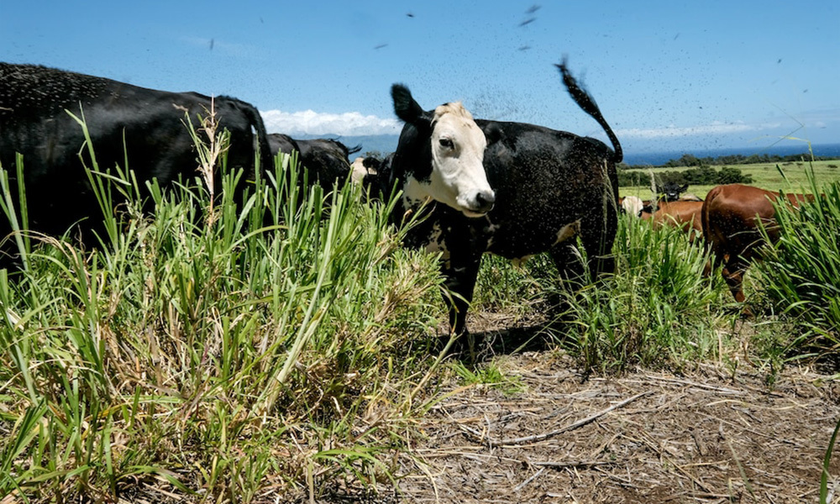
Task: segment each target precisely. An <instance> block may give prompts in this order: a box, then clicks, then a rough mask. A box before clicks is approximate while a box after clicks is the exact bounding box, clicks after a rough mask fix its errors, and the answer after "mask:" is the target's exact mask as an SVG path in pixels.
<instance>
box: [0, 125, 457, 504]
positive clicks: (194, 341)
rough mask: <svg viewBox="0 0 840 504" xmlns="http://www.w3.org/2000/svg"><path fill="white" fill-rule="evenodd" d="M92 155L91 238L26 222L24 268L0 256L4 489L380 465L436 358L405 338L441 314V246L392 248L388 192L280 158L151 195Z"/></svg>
mask: <svg viewBox="0 0 840 504" xmlns="http://www.w3.org/2000/svg"><path fill="white" fill-rule="evenodd" d="M83 122H84V121H83V120H82V123H83ZM218 133H222V132H218ZM218 139H219V141H220V143H221V145H220V147H219V152H220V156H219V160H218V162H219V165H220V166H224V164H225V161H224V157H225V154H224V153H225V149H224V141H225V140H224V137H223V136H219V137H218ZM199 148H200V146H199ZM91 159H93V160H94V164H93V166H91V167H90V168H89V173H90V180H91V184H92V186H93V187H94V188H95V191H96V193H97V197H98V198H100V199H101V200H100V206H101V208H102V210H103V216H104V217H103V218H104V219H105V220H106V226H105V227H104V228H105V229H106V230H107V233H106V236H102V237H101V242H100V243H99V246H97V247H95V248H92V249H88V250H85V249H83V248H81V247H80V246H78V245H77V244H75V243H74V242H72V241H71V240H68V239H63V238H56V237H50V238H43V239H41V240H38V242H39V243H35V242H36V241H35V240H33V244H32V247H31V251H30V253H29V254H28V255H27V256H26V259H27V269H26V270H24V271H23V272H22V273H20V274H18V275H17V276H18V278H17V279H16V280H14V281H11V280H10V279H9V278H8V276H7V275H6V272H5V271H0V315H2V320H0V341H1V342H2V343H0V383H2V384H3V385H2V389H0V390H2V391H1V392H0V431H2V432H4V435H3V436H2V437H0V457H2V458H0V469H2V471H0V494H9V493H12V494H14V495H15V496H16V498H18V499H21V500H31V501H48V500H57V499H65V500H71V499H76V500H102V501H109V500H117V499H118V498H119V497H120V496H124V495H131V494H136V493H137V492H146V494H145V495H146V497H147V498H148V500H155V499H160V498H162V496H163V495H167V494H173V493H174V494H176V495H178V496H180V497H181V498H187V497H189V496H192V498H200V499H206V500H213V501H221V500H230V501H236V502H248V501H250V500H253V499H255V498H257V497H260V498H269V497H267V496H272V497H271V498H272V499H274V498H277V499H280V500H283V497H282V496H283V495H285V494H286V493H287V492H290V491H293V490H295V489H301V488H307V487H308V486H309V487H310V488H312V492H313V493H314V492H316V491H317V490H316V489H317V488H319V486H316V485H314V482H316V481H318V482H323V481H325V480H329V479H330V478H348V479H352V480H353V481H355V482H358V483H359V484H363V485H369V486H375V484H376V482H377V481H379V480H381V479H382V478H388V477H389V474H390V473H389V468H388V467H387V466H385V465H384V464H383V463H382V462H380V458H379V457H376V455H377V454H379V453H381V452H382V451H384V450H388V449H390V448H391V447H392V446H393V445H394V444H395V443H399V442H400V439H401V437H402V434H401V432H402V426H403V422H405V419H406V418H409V417H410V414H411V410H410V409H407V407H406V405H409V406H408V407H409V408H410V404H411V402H410V401H406V400H405V398H406V397H407V396H408V395H409V394H410V391H411V389H412V387H413V385H414V384H415V381H416V375H419V374H421V373H422V370H423V369H426V368H427V364H426V359H430V356H429V354H428V353H424V352H422V351H420V352H416V351H415V352H414V353H412V351H411V348H412V347H413V346H415V345H416V343H415V342H422V341H424V340H426V338H424V336H425V335H426V334H427V333H429V332H431V329H430V327H433V326H434V325H435V324H436V323H437V320H438V318H439V317H440V316H441V312H440V311H435V310H432V309H430V308H429V307H430V306H433V305H434V301H432V300H434V299H436V298H437V297H438V296H439V291H438V289H439V286H440V278H439V273H438V269H437V265H436V261H435V258H434V257H433V256H429V255H425V254H421V253H417V252H410V251H404V250H401V249H399V248H398V247H397V246H396V244H397V243H399V241H400V240H401V235H400V234H399V233H400V232H399V231H397V230H395V229H393V228H391V227H389V226H388V225H387V215H388V212H389V211H390V208H391V205H390V204H388V205H377V206H367V205H365V204H363V203H362V202H361V200H362V198H361V194H360V190H359V189H358V188H356V187H353V186H350V185H347V186H345V187H343V188H341V189H340V190H338V191H336V192H335V193H332V194H324V193H323V191H322V190H321V189H320V187H317V186H312V187H304V188H303V189H301V188H300V185H299V181H298V180H297V177H298V171H297V165H296V160H295V158H294V157H288V156H281V157H280V158H278V159H277V165H276V166H275V167H274V169H273V170H268V171H267V172H266V173H265V176H261V177H258V179H257V180H255V181H251V182H250V184H249V185H248V187H247V189H245V190H244V194H243V193H240V194H237V190H238V188H241V187H243V184H242V183H240V177H241V173H227V172H225V171H224V170H222V173H221V174H217V175H214V176H210V177H207V176H206V175H205V178H204V180H209V179H215V180H218V181H220V183H221V185H220V186H219V187H216V188H215V189H214V190H213V191H214V192H215V194H211V192H210V190H209V188H208V186H207V185H206V184H204V183H202V181H201V179H199V180H196V181H183V183H182V184H178V185H175V186H173V187H168V188H161V187H159V186H158V185H156V184H155V183H152V184H150V185H149V187H148V188H147V189H144V191H145V192H142V194H143V195H144V196H143V197H141V196H140V194H141V192H140V191H136V190H134V189H131V188H135V189H136V184H135V183H134V182H133V181H132V179H131V178H130V172H126V171H120V170H115V173H110V172H109V171H108V170H100V168H99V167H98V166H97V165H96V163H95V157H94V156H91ZM214 169H215V170H219V166H216V167H215V168H214ZM217 173H218V172H217ZM18 180H22V177H19V178H18ZM2 189H3V194H2V195H0V196H2V197H3V200H4V201H11V199H10V198H7V197H6V196H7V195H8V192H9V191H12V190H16V188H10V187H7V186H4V187H2ZM120 190H122V191H125V192H124V194H123V193H121V194H122V195H123V196H124V198H125V200H126V203H125V204H124V205H120V207H121V208H122V210H121V211H119V212H114V211H113V209H114V205H113V203H112V201H111V195H112V194H114V191H120ZM145 198H148V200H149V201H148V202H146V201H143V200H144V199H145ZM20 207H21V208H23V207H25V203H24V204H21V205H20ZM150 207H153V209H154V211H153V212H152V213H151V214H149V213H146V212H144V209H147V208H150ZM211 209H212V210H211ZM13 210H14V209H13ZM13 210H10V211H9V212H7V213H12V212H13ZM15 215H20V209H17V212H16V213H15ZM208 215H212V216H213V218H212V219H207V218H206V216H208ZM20 222H25V220H23V221H22V220H21V219H18V223H20ZM16 229H18V230H19V232H20V233H21V236H23V235H25V234H26V229H25V226H23V225H19V226H18V228H16ZM19 243H20V244H21V245H20V246H21V248H22V250H26V248H25V247H26V244H25V243H24V242H23V240H20V242H19ZM407 343H411V344H409V345H407ZM406 347H408V348H406ZM421 350H422V349H421ZM157 491H160V492H166V493H156V492H157Z"/></svg>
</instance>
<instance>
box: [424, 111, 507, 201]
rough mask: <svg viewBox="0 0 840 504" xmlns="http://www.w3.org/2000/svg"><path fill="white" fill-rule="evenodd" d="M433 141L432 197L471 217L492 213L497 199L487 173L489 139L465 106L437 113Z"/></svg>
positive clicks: (429, 187) (430, 185)
mask: <svg viewBox="0 0 840 504" xmlns="http://www.w3.org/2000/svg"><path fill="white" fill-rule="evenodd" d="M430 141H431V148H432V174H431V177H430V182H429V184H428V188H427V191H428V193H429V196H430V197H431V198H433V199H435V200H437V201H440V202H442V203H445V204H447V205H449V206H451V207H452V208H455V209H456V210H460V211H461V212H463V213H464V214H465V215H467V216H468V217H480V216H481V215H484V214H485V213H487V212H489V211H490V210H491V209H492V208H493V203H494V202H495V201H496V197H495V193H494V192H493V189H492V188H491V187H490V184H489V183H488V182H487V175H486V174H485V172H484V165H483V161H484V149H485V148H486V147H487V139H486V138H485V137H484V133H483V132H482V131H481V129H480V128H479V127H478V125H477V124H476V123H475V121H474V120H473V117H472V115H471V114H470V113H469V112H468V111H467V109H465V108H464V107H463V106H462V105H461V103H447V104H445V105H441V106H440V107H438V108H436V109H435V114H434V118H433V119H432V136H431V140H430Z"/></svg>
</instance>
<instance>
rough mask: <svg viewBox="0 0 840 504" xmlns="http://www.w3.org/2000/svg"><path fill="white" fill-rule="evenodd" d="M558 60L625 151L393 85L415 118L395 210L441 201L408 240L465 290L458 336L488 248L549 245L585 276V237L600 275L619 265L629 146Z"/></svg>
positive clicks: (394, 175) (459, 299)
mask: <svg viewBox="0 0 840 504" xmlns="http://www.w3.org/2000/svg"><path fill="white" fill-rule="evenodd" d="M558 67H559V68H560V71H561V74H562V77H563V81H564V83H565V85H566V87H567V89H568V91H569V93H570V94H571V96H572V98H573V99H574V100H575V102H576V103H577V104H578V105H579V106H580V107H581V108H583V110H584V111H586V112H587V113H588V114H589V115H591V116H592V117H593V118H594V119H595V120H597V121H598V123H599V124H600V125H601V126H602V127H603V128H604V130H605V131H606V133H607V135H608V137H609V138H610V141H611V142H612V144H613V147H614V148H615V151H612V150H611V149H610V148H609V147H607V146H606V145H604V143H602V142H600V141H599V140H596V139H593V138H588V137H581V136H578V135H575V134H573V133H568V132H565V131H556V130H552V129H548V128H544V127H541V126H535V125H531V124H523V123H515V122H497V121H485V120H474V119H473V117H472V116H471V115H470V113H469V112H468V111H467V110H466V109H465V108H464V107H463V106H462V105H461V104H460V103H447V104H444V105H441V106H439V107H437V108H436V109H435V110H432V111H424V110H423V109H422V108H421V107H420V105H419V104H418V103H417V102H416V101H415V100H414V99H413V98H412V96H411V93H410V92H409V90H408V88H406V87H405V86H403V85H399V84H395V85H394V86H393V87H392V89H391V94H392V97H393V100H394V110H395V112H396V114H397V116H398V117H399V118H400V119H402V120H403V121H405V126H404V127H403V130H402V133H401V135H400V140H399V145H398V147H397V151H396V153H395V155H394V158H393V161H392V164H391V182H394V181H397V182H398V187H399V188H401V189H402V190H403V197H402V199H401V202H400V204H399V205H398V208H397V210H396V211H395V215H396V216H397V218H402V217H403V216H404V215H406V214H411V213H413V212H416V211H419V210H420V209H421V207H422V205H423V204H424V202H426V201H429V200H434V202H435V203H434V204H433V205H432V208H431V214H430V216H429V218H428V219H427V220H425V221H423V222H421V224H420V225H418V226H417V227H414V228H413V229H412V230H411V231H410V234H409V236H408V237H407V240H408V242H409V243H408V244H409V245H411V246H414V247H418V248H425V249H427V250H429V251H440V252H442V255H441V268H442V272H443V274H444V276H445V278H446V281H445V282H446V286H447V287H448V288H449V289H450V290H451V291H452V292H454V293H455V294H456V296H452V297H451V298H450V297H448V296H446V299H447V301H448V302H449V303H450V316H449V320H450V324H451V328H452V330H453V331H454V333H455V334H456V335H459V334H462V333H465V332H466V323H465V320H466V312H467V308H468V306H469V302H470V300H471V299H472V294H473V289H474V287H475V282H476V276H477V274H478V269H479V265H480V263H481V257H482V254H483V253H484V252H492V253H495V254H498V255H501V256H503V257H506V258H508V259H514V260H517V259H524V258H526V257H528V256H531V255H534V254H538V253H542V252H549V253H550V254H551V256H552V258H553V259H554V261H555V262H556V264H557V266H558V268H559V269H560V270H561V271H562V272H563V275H564V276H565V277H566V278H575V277H578V276H580V275H582V273H583V265H582V264H581V263H580V261H579V259H578V258H579V253H578V251H577V250H576V244H575V242H576V240H575V239H574V238H575V237H576V236H579V237H580V240H581V243H582V244H583V246H584V247H585V249H586V252H587V254H588V258H589V263H590V264H589V265H590V271H591V272H592V274H593V276H597V275H598V274H599V273H601V272H611V271H612V270H613V268H614V260H613V258H612V257H611V256H610V254H611V248H612V244H613V241H614V239H615V233H616V227H617V211H616V200H617V199H618V177H617V174H616V168H615V165H616V163H618V162H620V161H621V159H622V157H623V156H622V151H621V146H620V144H619V142H618V139H617V138H616V136H615V134H614V133H613V131H612V129H611V128H610V127H609V125H608V124H607V122H606V121H605V120H604V118H603V116H602V115H601V112H600V111H599V109H598V107H597V106H596V105H595V103H594V101H593V100H592V98H591V97H590V96H589V95H588V94H587V93H586V92H585V91H584V90H582V89H581V88H580V87H579V86H578V85H577V83H576V82H575V80H574V78H573V77H572V76H571V75H570V74H569V72H568V71H567V69H566V66H565V62H564V63H563V64H562V65H558ZM400 206H401V207H402V208H399V207H400Z"/></svg>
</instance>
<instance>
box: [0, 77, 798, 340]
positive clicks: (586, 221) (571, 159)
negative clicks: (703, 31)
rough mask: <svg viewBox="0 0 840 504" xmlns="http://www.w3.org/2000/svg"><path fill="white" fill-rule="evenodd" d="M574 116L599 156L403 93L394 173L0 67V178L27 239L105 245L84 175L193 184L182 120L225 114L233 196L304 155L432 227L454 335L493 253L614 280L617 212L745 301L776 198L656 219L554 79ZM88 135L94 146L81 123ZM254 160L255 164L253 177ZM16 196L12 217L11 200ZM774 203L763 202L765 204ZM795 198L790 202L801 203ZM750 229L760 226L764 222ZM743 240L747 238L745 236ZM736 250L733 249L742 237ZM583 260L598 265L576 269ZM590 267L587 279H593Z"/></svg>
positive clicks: (418, 229)
mask: <svg viewBox="0 0 840 504" xmlns="http://www.w3.org/2000/svg"><path fill="white" fill-rule="evenodd" d="M557 67H558V69H559V71H560V77H561V80H562V82H563V83H564V85H565V87H566V89H567V90H568V92H569V94H570V96H571V97H572V98H573V100H574V101H575V103H576V104H578V106H580V107H581V108H582V109H583V110H584V111H585V112H586V113H587V114H589V115H590V116H591V117H593V118H594V119H595V120H596V121H597V122H598V123H599V124H600V125H601V127H602V128H603V129H604V131H605V132H606V135H607V137H608V138H609V140H610V143H611V144H612V148H610V147H609V146H607V145H605V144H604V143H603V142H601V141H599V140H596V139H593V138H589V137H581V136H578V135H575V134H573V133H569V132H565V131H557V130H552V129H548V128H545V127H542V126H536V125H532V124H525V123H516V122H501V121H491V120H483V119H475V118H473V116H472V115H471V114H470V112H469V111H468V110H467V109H466V108H465V107H464V106H463V105H462V104H461V103H460V102H452V103H445V104H442V105H439V106H437V107H436V108H434V109H430V110H426V109H424V108H423V107H421V106H420V105H419V104H418V103H417V101H415V99H414V98H413V97H412V94H411V92H410V91H409V89H408V88H407V87H406V86H404V85H400V84H395V85H394V86H392V89H391V98H392V100H393V106H394V111H395V113H396V115H397V117H399V118H400V119H401V120H402V121H403V122H404V123H405V125H404V128H403V130H402V133H401V135H400V138H399V144H398V146H397V149H396V151H395V152H394V153H392V154H390V155H389V156H387V157H386V158H385V159H382V160H377V159H370V158H368V159H363V158H358V159H356V160H355V161H354V162H353V164H352V165H351V163H350V161H349V157H350V155H351V154H354V153H356V152H358V151H359V150H360V147H358V146H357V147H352V148H348V147H347V146H345V145H343V144H341V143H340V142H338V141H335V140H323V139H322V140H299V139H298V140H296V139H293V138H291V137H289V136H287V135H283V134H267V132H266V130H265V126H264V124H263V122H262V119H261V117H260V115H259V113H258V111H257V110H256V109H255V108H254V107H253V106H252V105H250V104H248V103H246V102H244V101H241V100H238V99H235V98H231V97H227V96H220V97H216V98H210V97H208V96H204V95H201V94H198V93H192V92H187V93H171V92H166V91H157V90H151V89H146V88H141V87H138V86H133V85H130V84H126V83H122V82H118V81H114V80H110V79H105V78H101V77H93V76H88V75H83V74H78V73H74V72H68V71H63V70H57V69H53V68H47V67H43V66H37V65H20V64H8V63H1V62H0V165H2V167H3V168H5V169H6V170H7V171H8V173H9V176H10V179H11V187H16V186H17V185H16V173H15V170H14V166H15V162H16V153H20V154H22V156H23V166H24V171H23V181H24V183H25V184H24V185H25V189H26V198H27V202H28V208H29V215H28V220H29V227H30V229H32V230H34V231H38V232H42V233H46V234H51V235H62V234H64V233H66V232H67V230H68V229H70V228H71V227H73V226H77V227H78V228H79V230H80V233H79V235H80V236H81V237H82V239H83V240H86V239H87V240H89V239H90V238H91V233H92V232H94V231H95V225H93V224H91V222H92V221H94V220H95V219H93V218H92V217H93V216H95V215H97V213H98V206H97V205H98V203H97V200H96V197H95V195H94V194H93V191H92V188H91V185H90V180H89V178H88V177H87V175H86V172H85V169H84V168H85V166H88V167H89V166H90V165H91V163H92V162H93V159H92V158H91V157H90V154H87V151H86V150H84V149H82V147H83V145H85V142H86V139H87V141H89V142H90V143H91V144H92V147H93V150H94V152H95V156H96V162H97V163H98V164H99V166H101V167H114V166H121V167H123V168H128V169H131V170H133V172H134V174H135V177H136V179H137V181H138V183H139V186H140V187H144V185H145V184H146V183H147V182H149V181H151V180H153V179H157V181H158V182H159V183H160V184H161V186H162V187H167V186H169V185H171V184H173V183H175V182H176V181H177V180H179V178H187V179H189V178H192V177H194V176H195V170H196V166H197V162H196V152H195V149H194V144H193V140H192V138H191V137H190V135H189V132H188V129H187V128H186V127H185V125H184V121H185V120H190V121H192V120H196V121H197V120H199V119H200V118H201V117H203V116H206V115H207V114H208V113H209V111H210V110H215V113H216V116H217V117H218V120H219V127H220V128H224V129H225V130H227V131H228V132H229V133H230V147H229V149H228V154H227V165H228V167H229V168H238V169H241V170H243V173H244V176H243V177H241V179H240V182H239V185H238V186H237V188H236V190H237V192H239V191H241V190H242V188H244V187H245V186H247V184H248V181H251V180H254V178H255V177H256V175H257V173H256V170H257V169H260V170H264V169H266V167H269V166H273V164H272V159H273V156H274V155H275V154H276V153H277V152H278V151H282V152H284V153H290V152H292V151H297V152H298V153H299V155H300V160H301V164H302V165H303V166H305V167H306V168H307V169H308V170H309V173H310V180H311V181H313V182H317V183H319V184H321V185H322V186H324V187H325V189H326V190H332V189H333V188H335V187H337V184H339V183H343V181H344V180H345V179H346V178H348V177H351V173H352V179H353V180H354V181H358V182H361V183H363V184H365V185H366V186H368V191H369V192H371V193H378V194H382V195H385V197H388V195H389V194H390V193H391V191H392V190H393V189H396V190H398V191H400V194H401V196H400V198H399V200H398V201H397V205H396V208H395V211H394V212H393V214H392V219H393V221H394V222H395V223H397V224H400V223H402V220H403V219H405V218H406V217H407V216H414V215H417V214H423V215H425V219H423V220H421V221H420V223H419V224H417V225H415V226H413V227H412V228H411V229H410V230H409V231H408V234H407V237H406V242H407V245H409V246H412V247H417V248H423V249H426V250H428V251H430V252H439V253H440V265H441V271H442V273H443V276H444V279H445V284H446V287H447V288H448V290H449V292H451V293H453V294H454V295H452V296H446V299H447V301H448V303H449V308H450V315H449V317H450V324H451V327H452V329H453V331H454V333H455V334H462V333H465V332H466V312H467V308H468V306H469V303H470V300H471V298H472V294H473V289H474V287H475V283H476V277H477V274H478V270H479V265H480V263H481V258H482V255H483V254H484V253H485V252H492V253H494V254H497V255H500V256H503V257H506V258H508V259H512V260H521V259H524V258H527V257H528V256H531V255H534V254H539V253H543V252H548V253H549V254H550V255H551V257H552V259H553V260H554V262H555V264H556V265H557V267H558V269H559V271H560V272H561V275H562V276H563V277H564V278H568V279H576V278H581V277H582V275H583V274H584V271H589V272H590V274H591V277H592V278H596V277H598V276H599V275H601V274H602V273H609V272H611V271H612V270H613V268H614V259H613V258H612V256H611V249H612V245H613V241H614V239H615V234H616V229H617V220H618V212H619V209H623V210H624V211H626V212H627V213H631V214H633V215H637V216H641V217H642V218H649V219H652V221H653V222H654V223H655V224H656V225H662V224H668V223H677V224H679V225H681V226H685V227H686V228H690V229H693V230H695V231H696V232H697V234H698V236H699V235H702V236H703V237H705V241H706V243H708V244H710V246H711V249H712V250H713V251H714V252H715V257H717V258H718V259H717V260H718V261H719V262H723V263H724V270H723V271H724V275H725V276H726V278H727V282H728V283H729V285H730V289H732V292H733V294H734V295H735V297H736V299H738V300H739V301H741V300H743V293H742V292H741V291H740V283H741V276H740V275H741V272H742V271H743V269H744V268H745V267H746V264H747V261H749V260H750V258H751V257H753V255H754V253H755V248H756V247H755V246H756V245H757V235H756V234H755V227H756V222H759V221H767V220H768V219H772V217H773V207H772V205H771V204H770V202H769V199H773V198H777V197H778V194H776V193H769V192H766V191H761V190H759V189H755V188H751V187H748V186H720V187H718V188H715V189H714V190H712V191H711V192H710V193H709V195H708V196H707V198H706V200H705V202H701V201H681V200H677V201H673V200H675V199H676V197H675V194H676V195H678V194H679V192H681V191H684V190H685V188H679V187H676V188H672V189H674V190H673V191H671V192H670V193H669V191H668V190H666V191H665V193H666V196H665V198H663V199H661V200H656V201H655V202H654V203H653V204H652V205H651V204H650V202H648V204H647V205H645V202H642V201H641V200H638V198H636V200H637V201H636V200H634V199H633V198H632V197H628V198H625V199H624V200H623V201H621V200H619V199H618V178H617V173H616V164H617V163H619V162H620V161H621V160H622V157H623V155H622V149H621V145H620V144H619V141H618V138H617V137H616V135H615V134H614V133H613V131H612V129H611V128H610V126H609V125H608V124H607V122H606V120H605V119H604V117H603V116H602V114H601V112H600V110H599V109H598V107H597V106H596V105H595V101H594V100H593V99H592V98H591V97H590V95H589V94H588V93H587V92H586V91H585V90H583V89H582V88H581V87H580V86H579V85H578V83H577V82H576V81H575V79H574V78H573V77H572V75H571V74H570V73H569V71H568V69H567V67H566V64H565V62H564V63H563V64H560V65H557ZM82 120H83V121H84V123H85V124H86V125H87V136H86V135H85V132H84V131H83V129H82V127H81V126H80V121H82ZM257 161H258V163H257ZM9 193H10V194H9V195H7V197H8V199H9V201H10V202H11V203H12V204H13V205H18V204H19V202H18V201H17V197H18V196H17V195H18V193H17V191H9ZM768 198H769V199H768ZM798 201H800V199H796V198H793V199H792V202H794V203H796V202H798ZM756 214H757V215H758V216H756ZM745 230H747V231H749V233H751V234H749V233H745V232H744V231H745ZM11 234H12V228H11V226H10V224H9V222H8V219H6V218H2V219H0V239H2V240H3V243H4V245H3V246H2V247H0V255H2V257H0V261H2V262H0V267H14V265H15V264H16V263H15V260H14V257H13V256H14V248H13V247H12V246H11V245H10V244H11V243H12V242H13V240H10V239H9V237H10V235H11ZM736 237H737V238H736ZM579 244H580V246H582V247H583V248H584V249H585V252H586V254H585V257H587V258H588V262H589V264H588V265H584V264H582V262H581V261H580V259H579V258H580V257H581V256H582V254H581V253H580V251H579V250H577V247H578V246H579ZM587 266H588V267H587Z"/></svg>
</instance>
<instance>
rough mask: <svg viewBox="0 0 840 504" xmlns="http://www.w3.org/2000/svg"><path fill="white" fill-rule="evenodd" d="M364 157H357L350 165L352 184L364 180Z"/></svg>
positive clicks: (365, 172)
mask: <svg viewBox="0 0 840 504" xmlns="http://www.w3.org/2000/svg"><path fill="white" fill-rule="evenodd" d="M364 161H365V158H363V157H357V158H356V159H355V160H353V164H351V165H350V180H351V181H352V182H353V183H354V184H361V183H362V182H363V181H364V180H365V175H367V174H368V170H367V168H365V165H364Z"/></svg>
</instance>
